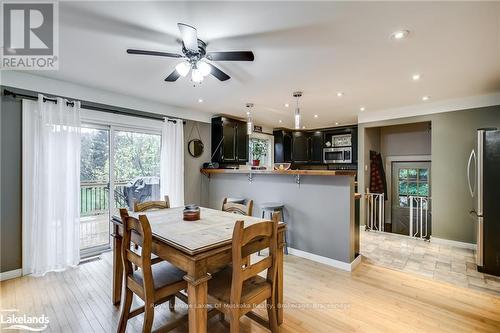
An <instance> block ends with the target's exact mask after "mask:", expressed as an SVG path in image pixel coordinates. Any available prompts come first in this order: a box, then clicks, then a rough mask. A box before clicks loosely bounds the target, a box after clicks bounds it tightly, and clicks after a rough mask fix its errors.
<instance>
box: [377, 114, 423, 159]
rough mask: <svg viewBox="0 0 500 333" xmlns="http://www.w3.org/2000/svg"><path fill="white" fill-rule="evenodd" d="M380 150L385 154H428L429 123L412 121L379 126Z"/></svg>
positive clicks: (384, 155)
mask: <svg viewBox="0 0 500 333" xmlns="http://www.w3.org/2000/svg"><path fill="white" fill-rule="evenodd" d="M380 152H381V153H382V157H383V158H384V159H385V158H386V157H387V156H407V155H430V154H431V127H430V123H428V122H424V123H412V124H404V125H396V126H385V127H381V128H380Z"/></svg>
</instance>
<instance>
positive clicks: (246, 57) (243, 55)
mask: <svg viewBox="0 0 500 333" xmlns="http://www.w3.org/2000/svg"><path fill="white" fill-rule="evenodd" d="M177 26H178V27H179V30H180V32H181V37H182V53H183V55H181V54H178V53H168V52H158V51H146V50H135V49H128V50H127V53H128V54H142V55H152V56H159V57H169V58H185V59H186V60H184V61H183V62H180V63H178V64H177V66H175V69H174V71H173V72H172V73H171V74H170V75H169V76H167V77H166V78H165V81H168V82H174V81H177V79H178V78H179V77H181V76H182V77H185V76H187V75H188V73H189V71H191V80H192V81H193V82H195V83H200V82H201V81H203V79H204V78H205V77H206V76H207V75H209V74H212V75H213V76H215V77H216V78H217V79H219V80H220V81H226V80H229V79H230V78H231V77H230V76H229V75H227V74H226V73H224V72H223V71H221V70H220V69H219V68H217V67H216V66H214V65H213V64H212V63H210V62H208V61H207V60H210V61H253V60H254V56H253V52H252V51H228V52H207V44H206V43H205V42H204V41H202V40H201V39H198V34H197V32H196V28H194V27H192V26H190V25H187V24H184V23H177Z"/></svg>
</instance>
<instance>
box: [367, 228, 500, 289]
mask: <svg viewBox="0 0 500 333" xmlns="http://www.w3.org/2000/svg"><path fill="white" fill-rule="evenodd" d="M360 238H361V239H360V248H361V254H362V255H363V256H364V258H363V260H364V261H365V262H368V263H373V264H379V265H382V266H386V267H389V268H393V269H397V270H401V271H405V272H410V273H415V274H418V275H422V276H425V277H428V278H431V279H434V280H439V281H443V282H448V283H452V284H454V285H458V286H462V287H467V288H472V289H478V290H482V291H485V292H489V293H494V294H497V295H500V277H496V276H492V275H488V274H483V273H480V272H478V271H477V269H476V265H475V254H474V251H473V250H469V249H464V248H458V247H454V246H450V245H443V244H436V243H433V242H432V241H431V242H427V241H422V240H418V239H412V238H409V237H406V236H401V235H396V234H390V233H380V232H374V231H364V230H361V231H360Z"/></svg>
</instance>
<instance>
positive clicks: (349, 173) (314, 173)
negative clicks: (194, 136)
mask: <svg viewBox="0 0 500 333" xmlns="http://www.w3.org/2000/svg"><path fill="white" fill-rule="evenodd" d="M200 171H201V173H203V174H204V175H206V176H209V175H211V174H221V173H229V174H231V173H232V174H250V173H251V174H264V175H300V176H306V175H307V176H353V177H354V176H356V171H353V170H252V169H201V170H200Z"/></svg>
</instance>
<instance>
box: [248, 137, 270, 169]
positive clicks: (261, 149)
mask: <svg viewBox="0 0 500 333" xmlns="http://www.w3.org/2000/svg"><path fill="white" fill-rule="evenodd" d="M251 150H252V157H253V160H252V165H253V166H259V164H260V159H261V158H262V157H264V156H266V155H267V143H266V141H264V140H252V149H251Z"/></svg>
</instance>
